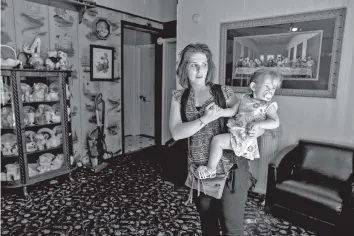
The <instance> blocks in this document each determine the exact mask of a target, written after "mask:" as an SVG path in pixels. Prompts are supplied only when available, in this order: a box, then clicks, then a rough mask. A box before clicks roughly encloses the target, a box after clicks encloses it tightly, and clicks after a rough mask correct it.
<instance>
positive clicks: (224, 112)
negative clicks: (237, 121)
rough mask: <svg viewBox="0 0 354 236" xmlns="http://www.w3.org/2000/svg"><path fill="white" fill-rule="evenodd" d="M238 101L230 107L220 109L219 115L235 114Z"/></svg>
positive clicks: (230, 115) (228, 115) (229, 115)
mask: <svg viewBox="0 0 354 236" xmlns="http://www.w3.org/2000/svg"><path fill="white" fill-rule="evenodd" d="M239 105H240V102H237V103H235V104H234V105H233V106H232V107H229V108H224V109H220V111H219V112H220V117H232V116H234V115H236V113H237V111H238V107H239Z"/></svg>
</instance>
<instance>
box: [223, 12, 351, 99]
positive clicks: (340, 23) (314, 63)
mask: <svg viewBox="0 0 354 236" xmlns="http://www.w3.org/2000/svg"><path fill="white" fill-rule="evenodd" d="M345 16H346V9H345V8H341V9H333V10H326V11H318V12H309V13H303V14H294V15H286V16H277V17H269V18H263V19H254V20H243V21H237V22H228V23H222V24H221V36H220V38H221V42H220V73H219V77H220V83H222V84H226V85H231V86H234V87H235V90H236V92H241V93H242V92H247V91H249V90H248V86H249V79H250V76H251V75H252V74H253V72H254V71H256V70H257V69H259V68H262V67H267V68H270V69H272V70H277V71H278V72H280V73H281V74H282V75H283V78H284V80H283V84H282V88H281V89H279V90H277V92H276V94H278V95H288V96H305V97H327V98H335V97H336V92H337V84H338V74H339V64H340V58H341V50H342V40H343V32H344V23H345Z"/></svg>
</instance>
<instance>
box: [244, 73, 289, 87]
mask: <svg viewBox="0 0 354 236" xmlns="http://www.w3.org/2000/svg"><path fill="white" fill-rule="evenodd" d="M267 75H268V76H269V77H270V78H271V79H272V83H273V85H274V83H275V88H276V89H279V88H280V87H281V83H282V82H283V76H282V75H281V74H280V73H279V72H278V71H277V70H275V69H269V68H261V69H258V70H256V71H255V72H254V73H253V74H252V75H251V78H250V83H249V84H251V83H252V82H254V83H255V84H257V85H258V84H259V83H262V82H263V81H264V78H265V77H266V76H267Z"/></svg>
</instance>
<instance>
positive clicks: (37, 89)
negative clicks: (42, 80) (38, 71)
mask: <svg viewBox="0 0 354 236" xmlns="http://www.w3.org/2000/svg"><path fill="white" fill-rule="evenodd" d="M32 95H33V98H34V101H36V102H41V101H44V98H45V89H44V88H43V86H41V84H39V83H34V84H33V93H32Z"/></svg>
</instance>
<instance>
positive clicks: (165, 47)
mask: <svg viewBox="0 0 354 236" xmlns="http://www.w3.org/2000/svg"><path fill="white" fill-rule="evenodd" d="M172 43H176V44H177V39H176V38H166V39H163V41H162V60H163V67H162V68H163V69H162V94H163V95H165V92H166V89H165V88H166V86H165V85H166V80H167V79H171V78H166V74H167V64H168V63H167V58H168V57H167V56H168V55H169V53H170V51H169V46H170V45H171V44H172ZM169 92H170V93H172V91H169ZM169 102H171V101H166V99H162V129H161V145H165V142H167V141H168V140H166V139H167V137H165V127H166V125H167V124H168V117H165V113H166V111H165V110H166V108H167V103H169Z"/></svg>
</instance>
